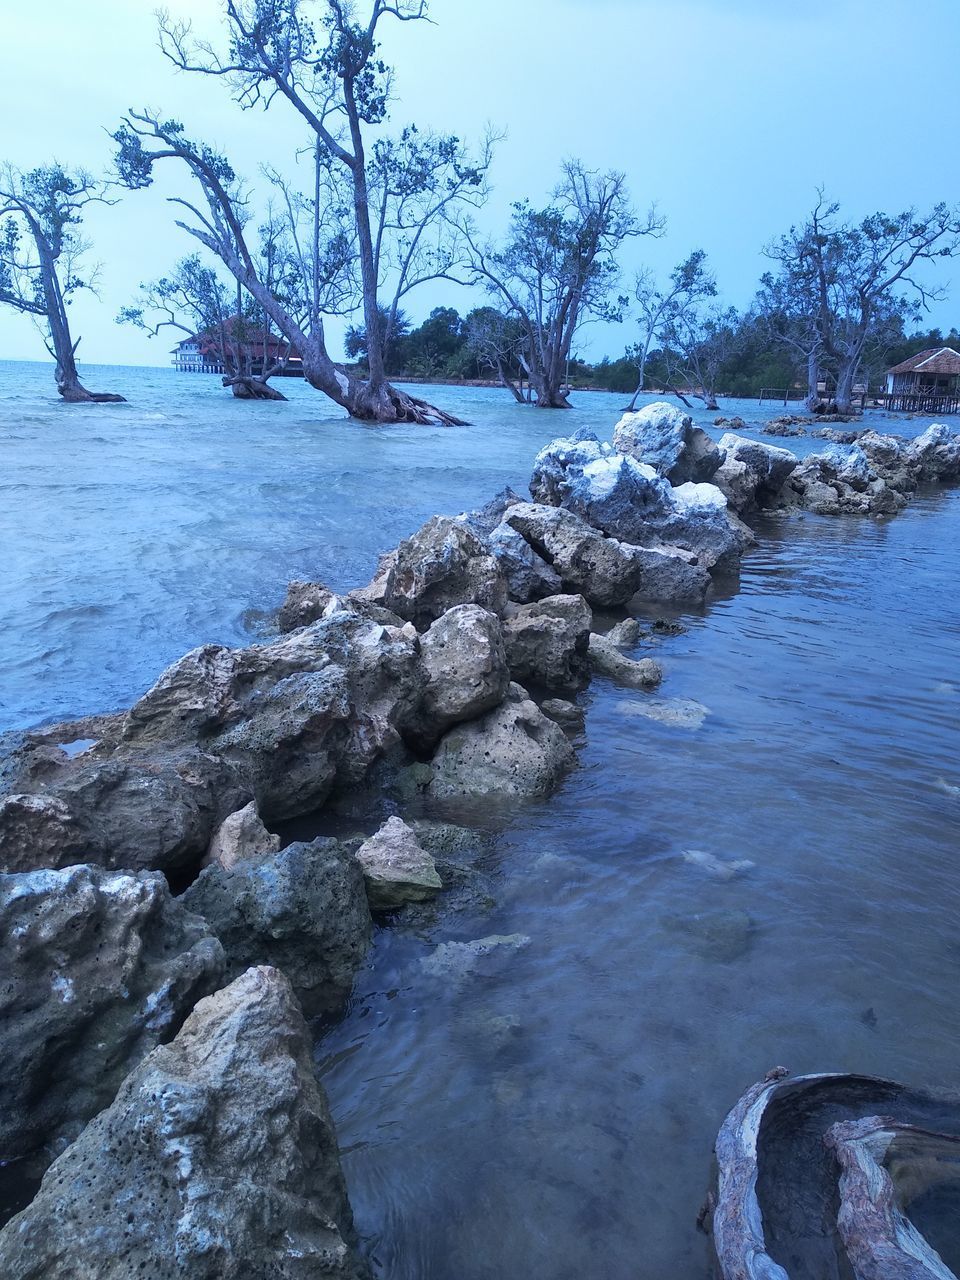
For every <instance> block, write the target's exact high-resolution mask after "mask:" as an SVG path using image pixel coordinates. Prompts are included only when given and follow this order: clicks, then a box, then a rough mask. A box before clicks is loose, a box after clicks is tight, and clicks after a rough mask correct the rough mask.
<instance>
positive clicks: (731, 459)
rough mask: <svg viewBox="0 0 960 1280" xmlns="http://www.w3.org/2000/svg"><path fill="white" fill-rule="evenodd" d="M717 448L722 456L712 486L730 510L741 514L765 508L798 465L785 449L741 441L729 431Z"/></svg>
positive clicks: (796, 459)
mask: <svg viewBox="0 0 960 1280" xmlns="http://www.w3.org/2000/svg"><path fill="white" fill-rule="evenodd" d="M720 447H721V448H722V449H723V451H724V454H725V457H724V460H723V465H722V466H721V467H720V469H719V471H718V472H717V474H716V475H715V476H714V484H716V485H717V487H718V488H719V489H720V490H721V491H722V493H723V494H724V496H725V497H726V499H727V502H728V504H729V505H730V507H732V508H733V510H734V511H737V512H741V513H742V512H750V511H757V510H759V509H761V508H763V507H765V506H767V505H768V504H769V502H770V500H771V499H772V498H773V497H774V496H775V495H776V494H777V493H778V492H779V490H780V489H781V488H782V487H783V485H784V482H785V481H786V480H787V477H788V476H790V474H791V473H792V472H793V471H794V470H795V469H796V467H797V464H798V462H799V459H798V458H797V457H796V456H795V455H794V454H792V453H791V452H790V451H789V449H778V448H777V447H776V446H775V445H770V444H761V443H760V442H759V441H757V440H745V439H744V438H743V436H737V435H733V434H732V433H730V432H728V433H727V434H725V435H723V436H721V437H720Z"/></svg>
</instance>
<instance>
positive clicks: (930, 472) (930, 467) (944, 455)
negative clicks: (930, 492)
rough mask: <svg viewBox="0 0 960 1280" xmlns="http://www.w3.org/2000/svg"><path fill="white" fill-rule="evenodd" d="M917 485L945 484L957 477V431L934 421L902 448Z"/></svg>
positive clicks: (959, 450) (959, 462)
mask: <svg viewBox="0 0 960 1280" xmlns="http://www.w3.org/2000/svg"><path fill="white" fill-rule="evenodd" d="M906 455H907V458H908V460H909V461H910V463H911V464H912V465H913V466H914V467H915V468H916V470H917V479H918V480H919V482H920V483H921V484H933V483H937V482H938V483H940V484H947V483H951V482H953V481H955V480H958V479H960V431H951V430H950V428H949V427H945V426H944V425H943V423H938V422H935V423H934V424H933V425H932V426H930V427H927V429H926V431H924V432H923V434H922V435H919V436H917V438H916V439H915V440H914V441H912V442H911V443H910V444H909V445H908V446H907V449H906Z"/></svg>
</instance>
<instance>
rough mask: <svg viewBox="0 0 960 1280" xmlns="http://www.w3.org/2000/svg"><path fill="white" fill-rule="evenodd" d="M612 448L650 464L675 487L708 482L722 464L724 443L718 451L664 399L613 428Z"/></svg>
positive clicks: (706, 436)
mask: <svg viewBox="0 0 960 1280" xmlns="http://www.w3.org/2000/svg"><path fill="white" fill-rule="evenodd" d="M613 447H614V449H615V450H616V451H617V452H618V453H625V454H629V455H630V457H631V458H636V460H637V461H638V462H645V463H647V464H648V465H649V466H651V467H653V469H654V471H656V473H657V474H658V475H661V476H665V477H666V478H667V479H668V480H669V481H670V483H671V484H673V485H679V484H684V483H685V482H686V481H688V480H692V481H693V482H694V483H695V484H699V483H700V482H701V481H705V480H709V479H710V478H711V477H712V476H713V474H714V472H715V471H716V470H717V468H718V467H719V466H720V464H721V462H722V461H723V445H722V442H721V446H720V448H719V449H718V448H717V446H716V444H714V442H713V440H712V439H711V438H710V436H709V435H707V433H706V431H702V430H701V429H700V427H695V426H694V425H693V418H691V416H690V415H689V414H688V413H683V412H682V411H681V410H680V409H678V408H677V407H676V406H675V405H672V404H667V402H666V401H665V400H658V401H656V402H655V403H653V404H648V405H646V406H645V407H644V408H643V409H640V410H638V411H637V412H636V413H625V414H624V415H623V417H622V418H621V419H620V421H619V422H618V423H617V425H616V427H615V428H614V432H613Z"/></svg>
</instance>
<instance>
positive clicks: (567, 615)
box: [503, 595, 593, 689]
mask: <svg viewBox="0 0 960 1280" xmlns="http://www.w3.org/2000/svg"><path fill="white" fill-rule="evenodd" d="M592 624H593V614H592V612H591V609H590V606H589V605H588V604H587V602H586V600H584V598H583V596H579V595H556V596H548V597H547V599H545V600H540V601H538V602H537V603H535V604H526V605H520V606H519V607H518V608H517V609H515V610H514V612H513V613H511V614H509V615H508V617H507V618H506V619H505V621H504V624H503V636H504V641H505V644H506V650H507V661H508V662H509V664H510V672H511V675H512V676H513V678H514V680H516V681H518V682H519V683H522V684H526V683H527V682H528V681H529V682H533V683H535V684H538V685H543V686H545V687H546V688H549V689H576V688H579V687H580V686H581V685H583V684H585V683H586V680H587V676H588V668H587V646H588V644H589V642H590V628H591V626H592Z"/></svg>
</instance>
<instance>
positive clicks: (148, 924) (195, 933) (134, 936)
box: [0, 866, 224, 1275]
mask: <svg viewBox="0 0 960 1280" xmlns="http://www.w3.org/2000/svg"><path fill="white" fill-rule="evenodd" d="M0 969H2V973H3V981H2V982H0V1046H2V1055H0V1056H2V1060H3V1064H4V1084H3V1089H2V1090H0V1157H2V1158H3V1159H13V1158H15V1157H18V1156H23V1155H26V1154H28V1153H30V1152H34V1151H36V1150H37V1149H38V1148H40V1147H42V1146H54V1147H55V1146H57V1145H62V1143H63V1142H64V1141H65V1140H70V1139H72V1138H74V1137H75V1136H76V1134H77V1133H78V1132H79V1131H80V1129H81V1128H82V1127H83V1125H84V1124H86V1122H87V1121H88V1120H89V1119H90V1117H91V1116H93V1115H95V1114H96V1113H97V1112H98V1111H99V1110H101V1108H103V1107H105V1106H106V1105H107V1104H108V1103H109V1102H110V1101H111V1099H112V1098H113V1096H114V1093H115V1092H116V1090H117V1087H118V1086H119V1084H120V1081H121V1080H122V1079H123V1077H124V1075H126V1073H127V1072H128V1071H129V1070H130V1068H131V1067H132V1066H133V1065H134V1064H135V1063H137V1062H138V1061H139V1060H140V1059H141V1058H143V1057H144V1055H145V1054H147V1053H149V1052H150V1050H151V1049H153V1048H154V1047H155V1046H156V1045H158V1044H161V1043H162V1042H163V1041H165V1040H168V1039H170V1038H171V1037H172V1036H173V1035H174V1034H175V1033H176V1032H177V1030H178V1029H179V1027H180V1024H181V1022H182V1021H183V1019H184V1018H185V1017H186V1015H187V1014H188V1013H189V1011H190V1010H191V1009H192V1008H193V1005H194V1004H195V1003H196V1001H197V1000H198V999H199V998H200V997H201V996H204V995H207V994H208V993H209V992H210V991H213V990H215V989H216V987H218V986H219V985H220V982H221V979H222V976H223V971H224V958H223V950H222V948H221V946H220V943H219V942H218V941H217V939H216V938H215V937H214V936H213V935H212V933H211V931H210V929H209V927H208V926H207V924H206V923H205V922H204V921H203V920H201V919H199V918H198V917H197V916H195V915H193V914H191V913H190V911H189V910H188V909H187V908H186V906H185V905H184V904H183V903H182V902H180V901H177V900H175V899H173V898H171V896H170V891H169V889H168V888H167V883H166V880H165V879H164V878H163V876H162V875H160V874H159V873H157V872H139V873H138V874H136V875H128V874H122V873H118V872H115V871H107V870H104V869H103V868H102V867H94V866H74V867H70V868H68V869H66V870H61V871H53V870H43V871H33V872H26V873H23V874H16V875H3V876H0ZM3 1274H4V1275H7V1274H9V1273H8V1272H6V1271H4V1272H3Z"/></svg>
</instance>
